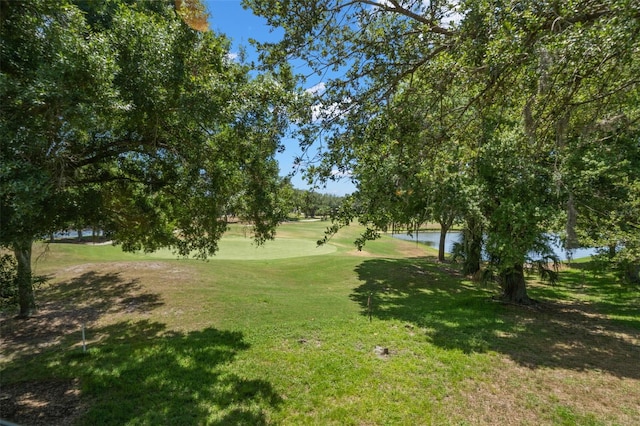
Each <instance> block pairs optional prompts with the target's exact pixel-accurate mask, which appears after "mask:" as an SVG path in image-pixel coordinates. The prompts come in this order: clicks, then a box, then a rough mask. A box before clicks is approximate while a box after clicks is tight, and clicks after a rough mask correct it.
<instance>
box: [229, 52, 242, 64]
mask: <svg viewBox="0 0 640 426" xmlns="http://www.w3.org/2000/svg"><path fill="white" fill-rule="evenodd" d="M239 56H240V55H239V54H238V53H234V52H229V53H227V55H226V58H227V60H228V61H229V62H237V61H238V57H239Z"/></svg>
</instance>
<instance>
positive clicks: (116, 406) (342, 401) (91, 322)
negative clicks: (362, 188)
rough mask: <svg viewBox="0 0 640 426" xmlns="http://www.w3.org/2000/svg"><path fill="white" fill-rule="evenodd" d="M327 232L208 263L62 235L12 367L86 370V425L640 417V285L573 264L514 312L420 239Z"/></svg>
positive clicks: (43, 269)
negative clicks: (357, 241) (317, 244)
mask: <svg viewBox="0 0 640 426" xmlns="http://www.w3.org/2000/svg"><path fill="white" fill-rule="evenodd" d="M324 226H326V223H317V222H316V223H296V224H285V225H283V226H282V227H281V229H280V231H279V236H280V238H282V242H277V243H276V244H273V245H271V246H270V245H267V246H266V247H265V248H264V251H265V252H269V251H270V252H271V253H272V255H270V256H268V255H264V254H261V255H259V256H255V255H254V254H253V253H255V250H256V249H255V248H253V247H250V246H245V247H244V249H243V248H242V247H240V246H238V245H237V244H236V245H234V244H231V245H227V246H225V244H222V246H221V247H222V250H221V253H220V257H219V258H216V259H213V260H211V261H209V262H200V261H193V260H172V259H167V255H166V253H160V254H156V255H153V254H152V255H144V256H143V255H131V254H123V253H121V252H119V249H117V248H113V247H110V246H78V245H51V246H50V247H49V250H48V253H47V255H46V256H44V257H43V258H42V259H41V260H40V261H39V263H38V273H44V274H52V276H53V277H54V278H53V280H52V284H51V285H50V286H49V287H48V288H45V289H43V290H41V291H40V294H39V297H40V300H42V301H43V305H42V311H41V312H42V313H41V316H40V317H39V318H36V319H34V320H32V321H31V323H30V324H26V323H18V322H14V321H13V320H10V319H6V320H4V321H3V336H8V337H9V338H8V339H7V350H5V351H4V362H3V363H2V364H1V366H2V368H3V371H2V374H1V376H0V378H1V379H2V382H3V384H6V385H9V387H10V386H18V385H19V384H20V382H28V383H32V382H34V381H35V382H46V381H48V380H57V381H60V380H67V381H71V380H73V379H78V382H73V383H79V385H78V386H80V388H81V390H82V393H81V395H82V401H85V406H86V410H85V411H82V415H81V416H80V417H79V418H78V419H77V421H78V422H80V423H84V424H156V423H160V424H261V423H277V424H305V423H306V424H340V425H342V424H452V423H456V424H458V423H463V424H464V423H468V424H540V423H542V424H639V423H638V422H639V421H638V419H639V418H640V408H639V407H640V372H639V370H640V369H638V368H637V363H638V354H639V338H638V336H639V334H640V314H639V313H638V310H637V306H638V301H639V299H640V298H639V295H638V293H637V291H636V292H633V291H629V290H626V289H624V288H622V287H620V286H619V285H617V284H613V283H612V282H611V280H610V279H608V278H607V277H599V278H598V277H593V276H592V275H591V274H590V273H588V272H583V271H581V270H569V271H565V272H563V276H564V280H563V283H562V284H561V285H559V286H557V287H549V286H544V285H540V284H537V285H533V286H532V288H531V292H532V294H533V295H534V297H538V298H540V299H542V300H548V301H550V302H548V303H547V304H545V308H544V309H543V310H541V311H530V310H524V309H522V308H516V307H512V306H504V305H500V304H497V303H494V302H491V301H489V296H490V295H491V294H492V289H488V288H482V287H478V286H476V285H473V284H472V283H470V282H468V281H465V280H464V279H463V278H462V277H460V276H458V274H457V273H456V271H455V268H453V269H452V268H451V267H450V265H438V264H436V263H434V262H433V259H432V258H431V257H428V256H431V255H433V252H432V251H429V249H423V248H421V247H418V246H416V245H415V244H413V243H407V242H402V241H398V240H393V239H390V238H383V239H382V240H378V241H375V242H372V243H369V244H368V245H367V247H366V252H364V253H356V252H354V250H353V246H352V244H351V242H352V241H353V239H354V237H355V235H356V234H357V231H358V229H356V228H348V229H345V230H343V231H342V232H341V233H340V234H339V235H337V236H336V237H334V238H333V239H332V240H331V248H330V249H327V248H321V249H320V250H323V252H322V253H320V255H318V253H313V252H312V253H311V254H313V255H310V256H303V254H309V250H310V249H309V244H308V242H313V241H315V240H317V239H318V238H319V237H320V236H321V234H322V230H323V228H324ZM242 234H243V230H242V228H236V229H234V230H232V233H231V236H232V239H231V240H229V241H231V242H233V241H235V242H237V241H238V236H240V235H242ZM305 241H306V242H305ZM285 242H288V243H289V244H288V245H287V244H284V243H285ZM292 244H293V245H295V247H297V249H296V250H293V251H292V250H291V245H292ZM225 249H227V250H228V252H225ZM243 250H245V253H246V256H244V257H245V259H249V260H241V258H243V255H242V253H243ZM259 250H262V248H260V249H259ZM282 253H286V255H287V256H291V253H294V254H295V255H296V257H284V256H285V255H284V254H282ZM369 306H371V307H369ZM82 323H85V324H86V325H87V337H88V339H89V352H88V355H83V354H82V351H81V348H80V346H79V342H80V331H79V330H80V325H81V324H82ZM21 335H22V336H23V337H20V336H21ZM3 346H4V345H3ZM377 347H379V348H386V349H388V354H379V353H377V352H376V348H377ZM33 352H36V353H37V355H33ZM378 352H380V350H378Z"/></svg>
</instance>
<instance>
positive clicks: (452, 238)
mask: <svg viewBox="0 0 640 426" xmlns="http://www.w3.org/2000/svg"><path fill="white" fill-rule="evenodd" d="M461 234H462V233H461V232H460V231H450V232H448V233H447V237H446V239H445V247H444V251H445V252H447V253H451V251H452V249H453V244H454V243H456V242H458V241H460V236H461ZM392 236H393V238H398V239H400V240H405V241H416V236H417V242H419V243H421V244H426V245H428V246H429V247H433V248H435V249H437V248H438V244H440V231H424V232H420V233H418V234H417V235H416V234H414V235H407V234H392ZM551 248H552V249H553V252H554V253H555V254H556V256H558V258H559V259H560V260H562V261H565V260H567V252H566V250H565V249H564V248H563V247H562V246H560V245H559V244H557V243H555V242H554V243H553V244H552V245H551ZM594 254H596V249H594V248H579V249H575V250H573V253H572V255H571V258H572V259H580V258H583V257H589V256H591V255H594Z"/></svg>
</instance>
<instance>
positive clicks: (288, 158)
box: [203, 0, 354, 195]
mask: <svg viewBox="0 0 640 426" xmlns="http://www.w3.org/2000/svg"><path fill="white" fill-rule="evenodd" d="M203 3H204V5H205V6H206V7H207V11H208V12H209V15H210V17H209V24H210V28H211V29H212V30H214V31H215V32H218V33H223V34H225V35H226V36H227V37H228V38H229V39H231V41H232V43H233V45H232V48H231V53H234V52H238V51H239V50H240V47H244V48H245V50H246V53H247V60H248V61H251V60H252V59H253V60H257V55H256V53H255V51H254V50H253V49H252V48H251V45H250V44H249V39H256V40H258V41H278V40H279V39H280V37H281V36H282V32H281V31H280V30H274V31H270V27H269V26H268V25H267V23H266V21H265V20H264V19H263V18H261V17H258V16H255V15H253V13H252V12H251V10H245V9H243V8H242V5H241V4H240V0H203ZM294 71H295V72H296V73H301V74H308V73H307V72H305V70H304V69H300V68H298V69H295V70H294ZM321 83H322V81H321V80H320V77H317V78H316V79H314V78H313V77H311V78H309V79H308V81H307V83H306V84H305V88H311V87H313V86H315V85H318V84H321ZM283 142H284V144H285V146H286V150H285V152H284V153H283V154H278V155H277V156H276V158H277V160H278V163H279V164H280V172H281V175H283V176H284V175H286V174H288V173H290V172H291V171H292V170H293V161H294V159H295V158H296V156H298V155H300V152H301V151H300V148H299V147H298V143H297V141H295V140H293V139H286V140H284V141H283ZM292 182H293V185H294V186H295V187H296V188H300V189H307V188H308V185H307V184H306V183H305V182H304V180H303V179H302V176H300V174H299V173H298V174H296V175H295V176H294V177H293V179H292ZM319 191H320V192H326V193H331V194H335V195H345V194H348V193H351V192H353V191H354V186H353V184H352V183H351V182H349V181H348V180H346V179H345V180H343V181H341V182H335V183H334V182H331V183H330V184H329V185H328V186H327V188H326V189H320V190H319Z"/></svg>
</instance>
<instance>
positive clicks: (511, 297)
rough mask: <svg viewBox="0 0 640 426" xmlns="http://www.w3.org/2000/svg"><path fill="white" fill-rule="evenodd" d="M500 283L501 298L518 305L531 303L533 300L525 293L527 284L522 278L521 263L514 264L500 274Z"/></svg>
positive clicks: (522, 269)
mask: <svg viewBox="0 0 640 426" xmlns="http://www.w3.org/2000/svg"><path fill="white" fill-rule="evenodd" d="M500 279H501V283H502V300H504V301H506V302H511V303H517V304H519V305H531V304H533V300H531V299H530V298H529V295H528V294H527V284H526V282H525V280H524V268H523V266H522V264H515V265H513V268H512V269H510V270H509V271H506V272H503V273H502V274H501V276H500Z"/></svg>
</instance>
